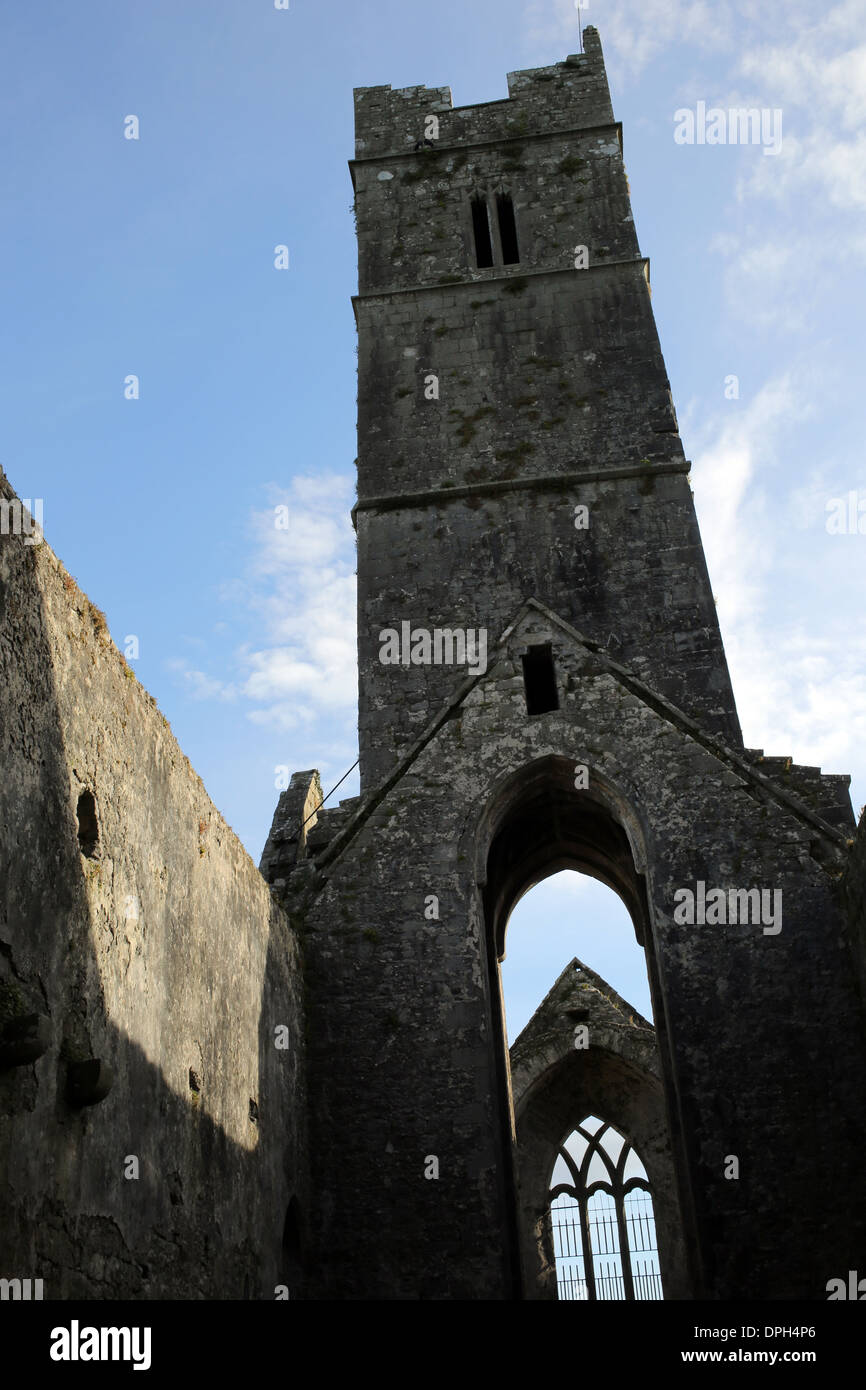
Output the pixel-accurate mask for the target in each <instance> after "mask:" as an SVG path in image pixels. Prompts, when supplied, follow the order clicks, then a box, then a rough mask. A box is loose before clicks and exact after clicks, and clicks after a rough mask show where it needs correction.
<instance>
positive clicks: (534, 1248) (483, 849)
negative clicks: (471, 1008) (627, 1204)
mask: <svg viewBox="0 0 866 1390" xmlns="http://www.w3.org/2000/svg"><path fill="white" fill-rule="evenodd" d="M586 772H587V769H586V768H585V767H584V768H583V771H582V772H581V765H580V764H577V765H576V764H575V762H574V761H572V760H571V759H566V758H564V757H556V756H550V757H546V758H542V759H539V760H538V761H537V762H534V763H532V764H530V765H528V766H527V767H525V768H523V769H521V770H520V771H519V772H518V773H516V774H514V775H512V776H511V777H509V778H508V779H506V780H505V781H504V782H503V783H502V784H501V786H500V787H499V789H498V790H497V793H496V795H495V796H494V798H493V799H492V801H491V803H490V805H489V806H488V808H487V810H486V812H485V814H484V816H483V818H482V823H481V827H480V835H479V842H478V851H479V861H478V865H479V882H480V884H481V887H482V892H483V903H484V917H485V926H486V932H487V945H488V963H489V970H490V985H491V1001H492V1005H493V1009H494V1014H495V1015H497V1017H496V1018H495V1020H494V1028H495V1031H496V1033H497V1043H498V1045H499V1049H500V1053H501V1064H500V1080H501V1084H502V1088H503V1092H502V1093H503V1096H504V1098H505V1099H504V1105H503V1112H502V1113H503V1124H504V1128H505V1131H507V1132H504V1134H503V1139H504V1142H505V1146H506V1149H507V1151H508V1152H510V1154H511V1156H512V1170H511V1172H510V1173H506V1175H505V1181H506V1186H508V1185H509V1184H510V1186H511V1192H512V1203H511V1209H512V1211H513V1221H514V1231H513V1238H514V1241H515V1244H516V1246H517V1247H518V1248H519V1251H520V1255H519V1258H520V1263H521V1268H522V1288H523V1294H524V1296H525V1297H528V1298H538V1297H542V1298H545V1297H546V1298H550V1297H553V1298H555V1297H556V1296H557V1294H556V1269H555V1257H554V1250H553V1229H552V1222H551V1210H550V1190H549V1181H550V1175H551V1171H552V1169H553V1167H554V1163H555V1160H556V1157H557V1154H558V1151H559V1149H560V1146H561V1145H562V1143H563V1141H564V1139H566V1138H567V1136H568V1135H569V1134H570V1133H571V1131H573V1130H574V1128H575V1127H576V1126H577V1125H578V1124H579V1123H580V1121H581V1120H582V1119H583V1118H585V1117H586V1116H587V1114H591V1115H600V1116H602V1117H603V1120H604V1122H605V1123H607V1124H609V1125H612V1126H614V1127H615V1128H616V1129H617V1130H618V1131H619V1132H620V1133H621V1134H622V1135H623V1136H624V1137H625V1138H627V1140H628V1142H629V1143H630V1144H631V1145H633V1146H634V1147H636V1148H637V1149H638V1151H639V1152H640V1153H641V1155H642V1156H643V1154H644V1153H646V1160H645V1161H646V1163H647V1169H645V1171H646V1172H647V1174H648V1178H647V1182H648V1186H649V1185H650V1184H651V1186H652V1190H653V1192H654V1193H657V1196H658V1203H659V1213H658V1215H659V1223H658V1224H659V1229H660V1246H661V1258H662V1263H663V1264H667V1266H668V1272H669V1274H670V1276H671V1277H670V1279H666V1281H665V1282H666V1284H668V1283H670V1286H671V1289H672V1294H671V1296H673V1297H688V1296H689V1292H688V1290H689V1284H690V1281H689V1279H688V1276H687V1273H686V1260H685V1253H684V1251H685V1242H684V1237H683V1218H682V1214H681V1194H680V1191H679V1184H678V1181H677V1176H676V1175H677V1170H678V1167H680V1166H681V1165H680V1162H679V1153H678V1148H677V1139H676V1132H677V1129H678V1127H677V1126H671V1125H670V1123H669V1118H668V1110H669V1107H668V1104H667V1099H668V1097H669V1095H670V1090H671V1087H670V1083H669V1080H668V1078H669V1075H670V1068H669V1064H668V1060H667V1045H666V1037H665V1029H664V1008H663V1001H662V991H661V987H660V982H659V980H658V977H657V972H656V965H655V956H654V948H653V936H652V923H651V919H650V913H649V907H648V900H647V892H646V885H645V877H644V875H645V869H646V862H647V859H646V850H645V843H646V837H645V830H644V827H643V826H642V824H641V822H640V819H639V816H638V814H637V813H636V811H635V809H634V807H633V805H632V804H631V803H630V802H629V800H628V799H627V797H626V796H625V795H623V793H622V792H621V791H620V790H619V789H617V788H615V787H613V786H612V785H611V784H610V782H609V781H608V780H607V779H606V778H605V777H604V775H603V774H602V773H599V772H597V771H592V770H590V771H589V776H588V777H587V776H586ZM561 869H576V870H578V872H582V873H585V874H589V875H591V876H592V877H593V878H596V879H598V880H599V881H600V882H601V883H604V884H606V885H607V886H608V887H609V888H611V889H613V891H614V892H615V893H617V894H618V896H619V897H620V899H621V900H622V902H623V903H624V904H625V907H626V909H627V911H628V913H629V916H630V918H631V922H632V925H633V927H634V933H635V938H636V940H637V942H638V944H639V945H640V946H641V947H642V948H643V949H644V951H645V953H646V964H647V975H648V978H649V985H650V994H651V999H652V1005H653V1015H654V1019H655V1029H654V1030H653V1029H652V1028H651V1027H650V1026H649V1024H648V1023H647V1021H646V1020H645V1019H642V1018H640V1017H639V1016H638V1019H639V1022H635V1021H634V1020H632V1023H633V1024H634V1026H633V1027H626V1026H624V1025H625V1022H626V1017H627V1010H628V1006H627V1005H626V1003H625V1001H624V1000H622V999H621V998H620V997H619V996H618V995H617V994H616V991H615V990H612V989H611V988H610V987H609V986H606V984H605V982H604V981H603V980H600V978H599V977H597V976H595V975H594V972H593V971H592V970H591V969H588V968H587V967H585V966H583V964H582V962H580V961H573V962H572V963H571V966H569V967H567V969H566V971H564V972H563V975H562V977H561V978H560V980H559V981H557V982H556V986H555V988H554V989H553V990H552V991H551V995H550V996H549V1000H545V1006H546V1007H547V1006H548V1005H549V1007H548V1014H549V1017H545V1019H544V1020H543V1025H544V1026H539V1027H538V1028H537V1029H536V1030H535V1032H536V1034H537V1037H536V1038H534V1040H533V1045H534V1048H535V1050H534V1051H532V1052H531V1055H530V1053H529V1052H527V1055H525V1056H524V1055H523V1054H522V1053H521V1054H519V1056H518V1061H519V1065H520V1073H521V1074H520V1084H519V1086H518V1087H517V1088H516V1090H517V1094H516V1095H515V1087H514V1085H513V1083H512V1059H511V1058H510V1057H509V1052H508V1048H507V1040H506V1038H505V1019H504V1009H503V1002H502V982H501V975H500V964H501V961H502V959H503V957H504V954H505V933H506V928H507V925H508V921H509V918H510V915H511V912H512V909H513V908H514V906H515V904H516V903H517V902H518V900H519V899H520V898H521V897H522V896H523V894H525V893H526V892H527V891H528V890H529V889H530V888H532V887H533V886H534V885H535V884H537V883H539V882H540V881H541V880H542V879H544V878H546V877H548V876H549V875H551V874H553V873H556V872H557V871H559V870H561ZM568 972H571V973H570V974H569V973H568ZM586 989H589V990H590V991H591V993H592V997H593V998H595V1000H596V1007H595V1008H594V1012H593V1013H592V1017H591V1031H592V1033H593V1036H592V1040H591V1044H590V1046H589V1049H588V1051H586V1052H585V1053H583V1054H580V1053H578V1052H577V1051H576V1050H575V1048H574V1045H573V1042H572V1031H573V1030H572V1027H571V1023H570V1020H571V1019H572V1018H573V1017H575V1016H577V1015H578V1014H579V1013H581V1012H582V1006H583V1002H584V1000H583V996H581V998H580V999H577V997H576V996H574V991H575V990H581V991H583V990H586ZM573 996H574V997H573ZM587 997H589V996H587ZM578 1006H580V1007H578ZM612 1011H613V1012H612ZM620 1016H621V1017H620ZM666 1081H667V1082H668V1085H667V1088H666V1085H665V1082H666ZM666 1089H667V1092H668V1097H666ZM672 1130H673V1131H674V1133H673V1135H672ZM672 1139H673V1142H672ZM622 1195H623V1196H624V1195H625V1194H622ZM626 1282H627V1281H626V1278H625V1277H623V1284H624V1286H625V1283H626ZM633 1289H634V1281H633V1280H632V1291H633Z"/></svg>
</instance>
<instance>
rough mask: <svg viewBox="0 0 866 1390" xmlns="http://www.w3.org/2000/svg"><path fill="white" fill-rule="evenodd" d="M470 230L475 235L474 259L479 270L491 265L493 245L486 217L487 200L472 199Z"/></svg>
mask: <svg viewBox="0 0 866 1390" xmlns="http://www.w3.org/2000/svg"><path fill="white" fill-rule="evenodd" d="M472 230H473V232H474V233H475V259H476V261H477V263H478V266H479V268H480V269H482V270H483V269H484V268H485V267H487V266H490V265H492V264H493V243H492V242H491V240H490V222H489V219H488V217H487V199H486V198H473V199H472Z"/></svg>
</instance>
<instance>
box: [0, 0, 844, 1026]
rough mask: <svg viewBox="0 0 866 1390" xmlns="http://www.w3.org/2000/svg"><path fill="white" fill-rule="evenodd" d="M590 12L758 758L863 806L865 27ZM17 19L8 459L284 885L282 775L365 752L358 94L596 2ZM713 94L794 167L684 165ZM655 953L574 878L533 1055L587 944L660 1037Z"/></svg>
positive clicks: (488, 1)
mask: <svg viewBox="0 0 866 1390" xmlns="http://www.w3.org/2000/svg"><path fill="white" fill-rule="evenodd" d="M583 16H584V21H585V22H590V23H593V24H594V25H596V26H597V28H598V29H599V32H600V35H601V40H602V44H603V47H604V51H605V57H606V61H607V67H608V76H609V80H610V83H611V88H612V94H613V102H614V110H615V113H616V116H617V118H618V119H619V120H621V121H622V122H623V126H624V148H625V161H626V168H627V172H628V175H629V181H630V185H631V194H632V201H633V208H634V215H635V222H636V226H637V232H638V237H639V239H640V244H641V249H642V250H643V252H644V254H646V255H648V256H649V257H650V261H651V273H652V284H653V305H654V310H655V314H656V320H657V323H658V326H659V332H660V335H661V341H662V348H663V351H664V354H665V359H666V362H667V366H668V370H669V375H670V379H671V383H672V388H673V395H674V401H675V403H676V406H677V411H678V414H679V420H680V428H681V432H682V436H683V440H684V443H685V447H686V453H687V456H688V457H689V458H690V459H691V460H692V461H693V469H692V485H693V487H694V491H695V498H696V504H697V507H698V516H699V520H700V523H701V530H702V534H703V539H704V545H705V549H706V552H707V560H708V564H709V569H710V576H711V579H712V583H713V590H714V593H715V594H716V597H717V600H718V611H719V617H720V621H721V625H722V633H723V637H724V639H725V644H726V650H727V654H728V660H729V663H730V666H731V672H732V677H733V681H734V688H735V692H736V695H737V699H738V703H739V708H740V717H741V722H742V724H743V729H744V734H745V738H746V742H747V744H748V745H749V746H752V747H763V748H765V750H766V751H767V752H768V753H772V754H784V755H791V756H793V757H794V759H795V761H797V762H803V763H812V764H818V765H820V766H822V767H823V769H824V770H825V771H830V772H850V773H852V774H853V776H854V783H853V785H852V797H853V800H854V806H855V810H857V811H859V808H860V806H861V805H862V803H863V801H864V800H866V753H864V749H866V698H864V697H866V632H864V624H863V594H862V573H863V556H864V547H866V535H861V534H843V535H834V534H830V533H829V532H828V530H827V525H826V522H827V507H828V503H829V502H830V501H831V499H833V498H834V497H840V496H846V497H847V495H848V493H849V492H851V491H852V490H853V491H855V492H856V493H857V500H858V501H859V500H862V501H863V502H864V507H866V476H864V466H863V440H864V437H866V429H864V410H866V408H864V401H866V392H864V390H863V387H862V381H861V378H862V363H863V336H864V330H863V324H864V319H866V313H864V310H866V304H864V299H866V292H864V283H866V281H864V274H863V272H864V261H866V228H864V218H863V214H864V209H866V134H864V127H866V120H864V117H866V41H864V37H863V36H864V33H866V24H864V21H866V3H864V0H857V3H852V2H851V0H843V3H838V4H833V3H830V4H829V5H825V6H823V7H820V6H815V5H811V4H810V5H807V4H805V3H801V0H790V2H789V3H785V4H784V5H782V4H781V3H778V2H777V0H769V2H768V3H763V4H761V5H760V6H758V5H756V4H755V3H754V0H750V3H749V4H736V3H729V2H728V0H718V3H713V4H710V3H687V2H686V0H645V3H643V4H641V5H640V6H636V5H633V4H632V5H627V4H625V3H622V2H621V0H590V5H589V6H588V7H584V10H583ZM3 27H4V31H5V32H4V44H3V53H2V56H0V78H2V80H0V113H2V123H3V128H4V134H5V139H4V140H3V156H2V158H3V165H4V167H3V190H4V197H3V204H4V207H3V215H2V233H0V234H2V264H3V269H4V275H3V284H2V289H0V313H2V321H3V324H4V327H5V333H4V343H3V348H2V353H3V358H2V372H0V396H2V412H0V420H2V426H0V428H2V435H0V462H2V465H3V467H4V468H5V470H6V472H7V474H8V476H9V478H10V480H11V482H12V484H13V486H14V487H15V488H16V490H17V492H18V493H19V495H21V496H22V497H25V498H27V497H31V498H37V497H39V498H42V499H43V504H44V527H45V535H46V539H47V540H48V542H49V543H50V544H51V546H52V547H53V548H54V550H55V551H56V552H57V554H58V555H59V556H60V558H61V559H62V560H63V562H64V564H65V565H66V566H67V568H68V569H69V570H70V571H71V573H72V574H73V575H75V577H76V579H77V580H78V582H79V583H80V585H81V586H82V588H84V589H85V590H86V592H87V593H88V594H89V596H90V597H91V599H92V600H93V601H94V602H95V603H96V604H97V605H98V606H99V607H100V608H103V609H104V610H105V612H106V615H107V618H108V622H109V626H110V629H111V633H112V636H113V638H114V640H115V641H116V642H117V644H118V646H119V647H120V648H121V650H123V648H124V645H125V642H126V639H127V637H128V636H131V635H135V636H136V637H137V638H138V642H139V656H138V658H137V659H136V660H135V661H134V662H133V663H131V664H133V666H134V669H135V671H136V674H137V675H138V677H139V679H140V680H141V681H142V683H143V684H144V685H145V686H146V687H147V689H149V690H150V691H151V692H152V693H153V694H154V695H155V696H156V698H157V700H158V702H159V705H160V708H161V709H162V711H163V712H164V713H165V715H166V717H167V718H168V719H169V721H170V723H171V725H172V728H173V730H174V732H175V734H176V735H177V737H178V740H179V742H180V744H181V747H182V748H183V750H184V752H185V753H186V754H187V755H188V756H189V758H190V760H191V762H192V763H193V766H194V767H195V768H196V769H197V771H198V772H199V773H200V774H201V776H202V778H203V780H204V783H205V785H206V787H207V788H208V791H209V792H210V795H211V797H212V798H213V800H214V802H215V803H216V805H217V806H218V807H219V809H220V811H221V812H222V813H223V815H224V816H225V817H226V819H227V820H228V821H229V823H230V824H231V825H232V826H233V827H234V829H235V830H236V832H237V833H238V834H239V835H240V837H241V838H242V840H243V841H244V843H245V844H246V846H247V848H248V849H249V851H250V853H251V854H252V856H253V858H254V859H256V860H258V857H259V855H260V852H261V848H262V845H263V843H264V839H265V836H266V834H267V829H268V825H269V823H270V818H271V815H272V812H273V807H274V804H275V801H276V798H277V795H278V792H277V789H276V787H275V780H276V778H277V776H278V773H277V771H276V769H278V768H280V767H287V768H289V769H298V768H305V767H311V766H317V767H319V768H320V770H321V773H322V778H323V782H324V783H325V785H326V786H328V787H329V786H331V785H332V784H333V783H334V782H336V781H337V779H338V778H339V777H340V776H341V775H342V774H343V772H344V771H345V770H346V768H348V767H349V766H350V764H351V763H352V762H353V761H354V760H355V757H356V756H357V741H356V727H355V712H356V711H355V701H356V694H357V688H356V674H355V638H354V570H355V561H354V550H353V541H354V533H353V531H352V528H351V524H350V521H349V509H350V507H351V505H352V501H353V496H354V467H353V460H354V457H355V390H356V387H355V365H356V359H355V351H354V348H355V330H354V320H353V315H352V310H351V304H350V296H351V294H352V293H353V291H354V290H355V287H356V271H355V265H356V260H355V243H354V230H353V225H352V218H351V214H350V211H349V209H350V205H351V202H352V188H351V181H350V178H349V173H348V170H347V167H346V161H347V160H348V159H349V158H350V157H351V154H352V149H353V129H352V88H353V87H354V86H373V85H376V84H378V83H391V84H392V85H393V86H395V87H398V86H410V85H415V84H419V83H424V84H427V85H430V86H439V85H450V86H451V88H452V92H453V98H454V102H455V104H464V103H470V102H480V101H489V100H492V99H495V98H498V97H503V96H505V95H506V83H505V75H506V73H507V72H508V71H511V70H515V69H519V68H523V67H533V66H539V65H542V64H549V63H553V62H556V61H558V60H560V59H562V58H564V57H565V56H566V54H568V53H572V52H576V51H578V47H579V40H578V21H577V11H576V9H575V7H574V5H573V4H572V3H571V0H529V2H528V3H527V0H496V3H493V0H437V3H436V4H432V3H429V2H428V0H423V3H422V2H421V0H373V3H370V4H368V5H364V6H360V5H356V4H349V3H348V2H347V0H335V3H322V0H316V2H315V3H314V0H291V3H290V8H289V10H288V11H284V10H276V9H275V8H274V5H273V0H243V3H240V0H237V3H227V0H207V3H204V0H183V3H180V4H179V3H177V0H171V3H168V0H165V2H164V3H162V2H160V3H157V2H156V0H146V3H141V4H137V5H130V4H124V3H121V2H120V0H88V4H87V5H84V6H71V5H66V4H62V3H60V0H46V3H42V4H40V5H38V6H37V5H31V6H27V7H24V6H21V7H18V8H17V10H13V9H11V8H10V9H7V11H6V13H5V15H4V21H3ZM699 101H704V102H706V104H707V106H714V105H716V106H720V107H723V108H728V107H730V106H758V107H760V108H770V109H774V110H775V109H780V110H781V111H782V122H783V126H782V130H783V142H782V148H781V151H780V152H779V154H778V155H776V156H766V155H765V154H764V152H763V149H762V148H761V147H760V146H734V145H715V146H713V145H692V146H688V145H679V144H677V143H676V142H675V141H674V138H673V135H674V128H675V122H674V112H675V111H676V110H677V109H679V108H695V107H696V105H697V103H698V102H699ZM130 114H133V115H136V116H137V117H138V120H139V123H140V131H139V134H140V138H139V139H138V140H127V139H125V138H124V119H125V117H127V116H128V115H130ZM278 244H285V245H287V246H288V247H289V257H290V266H289V269H288V270H287V271H278V270H276V269H275V268H274V247H275V246H276V245H278ZM130 374H135V375H136V376H138V377H139V379H140V397H139V399H138V400H127V399H125V396H124V382H125V379H126V378H127V377H128V376H129V375H130ZM732 374H735V375H736V376H737V377H738V380H739V396H738V398H737V399H729V398H726V395H725V382H726V378H728V377H729V376H730V375H732ZM280 502H285V503H286V504H287V505H288V507H289V528H288V530H287V531H285V532H276V531H275V529H274V527H273V508H274V506H275V505H277V504H278V503H280ZM864 529H866V521H864ZM356 788H357V783H356V782H355V781H354V780H353V779H350V780H349V781H348V782H347V783H345V784H344V786H343V787H342V788H341V791H340V795H344V796H345V795H351V794H353V793H354V791H355V790H356ZM518 914H519V915H518ZM630 933H631V928H630V926H629V925H628V924H627V921H626V920H625V914H624V910H623V909H622V908H621V907H620V905H619V903H618V900H616V899H615V898H614V897H613V895H612V894H610V893H608V892H607V891H606V890H602V889H600V888H599V887H598V886H597V885H591V886H587V885H586V884H585V883H583V884H580V883H579V882H578V881H577V880H576V879H575V878H574V876H565V877H561V878H557V879H555V880H549V881H548V882H547V883H546V884H545V885H541V886H540V887H539V888H538V889H536V890H535V891H534V892H533V894H531V895H529V897H528V898H527V899H526V900H525V901H524V904H522V905H521V906H520V907H519V908H518V910H517V914H515V918H514V920H513V922H512V926H511V928H510V931H509V941H508V951H509V954H508V961H507V966H506V987H507V1001H508V1011H509V1024H510V1031H511V1032H512V1035H513V1033H514V1032H515V1031H516V1028H517V1027H518V1026H519V1024H520V1023H522V1022H523V1021H525V1018H526V1017H528V1015H529V1012H531V1009H532V1007H534V1005H535V1004H536V1003H537V1002H538V1000H539V999H540V998H541V996H542V995H543V994H544V993H545V992H546V989H547V987H548V986H549V985H550V984H551V983H552V981H553V979H554V978H555V977H556V975H557V974H558V973H559V971H560V970H561V969H562V967H563V966H564V965H565V964H566V963H567V961H568V960H569V959H570V958H571V956H572V955H574V954H577V955H580V956H582V957H584V958H585V959H586V960H587V963H588V964H590V965H592V966H593V967H594V968H596V969H598V970H600V971H601V973H602V974H606V975H607V977H608V978H609V979H611V982H612V983H614V984H615V985H616V987H617V988H618V989H619V990H620V992H621V993H623V994H625V995H626V997H630V998H632V1000H633V1002H634V1003H635V1005H636V1006H637V1007H638V1008H640V1009H641V1010H642V1011H644V1012H646V1011H647V1010H648V1007H649V1005H648V1001H647V999H646V995H645V985H642V972H643V965H642V960H641V954H640V952H639V951H637V949H636V947H635V946H634V942H633V935H631V945H629V935H630ZM643 978H644V979H645V974H644V976H643ZM641 988H643V989H644V993H643V994H641V993H640V991H641Z"/></svg>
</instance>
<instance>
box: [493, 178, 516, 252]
mask: <svg viewBox="0 0 866 1390" xmlns="http://www.w3.org/2000/svg"><path fill="white" fill-rule="evenodd" d="M496 212H497V214H498V217H499V240H500V242H501V244H502V260H503V264H505V265H517V264H518V263H519V261H520V252H519V251H518V249H517V224H516V222H515V221H514V204H513V203H512V201H511V195H510V193H497V195H496Z"/></svg>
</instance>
